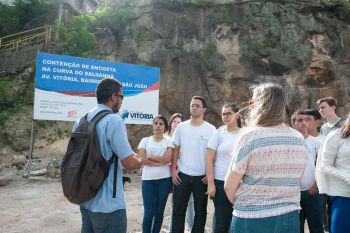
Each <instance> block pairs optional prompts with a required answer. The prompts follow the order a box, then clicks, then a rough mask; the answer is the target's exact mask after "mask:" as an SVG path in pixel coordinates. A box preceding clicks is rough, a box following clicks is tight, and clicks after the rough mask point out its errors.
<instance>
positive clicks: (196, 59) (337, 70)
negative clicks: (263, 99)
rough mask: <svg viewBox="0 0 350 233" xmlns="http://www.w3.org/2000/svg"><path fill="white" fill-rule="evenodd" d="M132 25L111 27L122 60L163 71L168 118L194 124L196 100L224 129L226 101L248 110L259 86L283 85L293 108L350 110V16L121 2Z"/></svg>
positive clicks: (300, 5)
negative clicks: (330, 102)
mask: <svg viewBox="0 0 350 233" xmlns="http://www.w3.org/2000/svg"><path fill="white" fill-rule="evenodd" d="M109 4H110V5H112V6H113V8H114V9H116V12H115V13H116V14H118V11H123V12H128V14H127V15H128V18H127V24H126V25H124V26H123V27H117V25H118V24H114V25H113V24H109V27H108V28H109V30H110V31H111V32H112V34H113V35H114V38H115V39H116V40H117V47H116V53H115V54H116V55H114V58H113V59H114V60H118V61H122V62H129V63H135V64H145V65H151V66H158V67H160V68H161V88H160V109H159V110H160V113H162V114H165V115H166V116H169V115H170V114H172V113H174V112H181V113H184V114H185V115H186V116H187V117H188V104H189V101H190V98H191V96H193V95H202V96H204V97H206V98H207V99H208V101H209V108H208V114H207V120H208V121H210V122H213V123H214V124H216V125H220V124H221V122H220V115H219V113H220V108H221V106H222V104H223V103H224V102H225V101H233V102H236V103H240V102H242V101H246V100H247V99H248V98H249V97H250V87H251V86H252V85H254V84H257V83H261V82H266V81H277V82H280V83H282V84H283V85H284V86H285V87H286V88H287V89H289V91H290V97H291V108H292V109H293V110H294V109H297V108H311V107H315V103H316V100H317V99H318V98H321V97H325V96H329V95H331V96H334V97H335V98H336V99H337V100H338V103H339V107H338V114H339V115H345V114H346V113H347V112H348V111H349V109H350V105H349V98H350V91H349V89H348V86H349V82H350V79H349V77H350V66H349V62H350V59H349V58H350V57H349V56H350V24H349V23H350V10H349V8H348V7H346V6H344V5H339V4H338V5H336V4H335V5H334V4H332V5H330V4H325V3H323V2H319V1H234V0H231V1H230V0H216V1H215V0H214V1H213V0H212V1H209V0H208V1H205V0H202V1H199V0H172V1H171V0H170V1H162V0H149V1H117V2H116V3H115V2H114V3H113V2H110V3H109ZM111 41H112V40H111Z"/></svg>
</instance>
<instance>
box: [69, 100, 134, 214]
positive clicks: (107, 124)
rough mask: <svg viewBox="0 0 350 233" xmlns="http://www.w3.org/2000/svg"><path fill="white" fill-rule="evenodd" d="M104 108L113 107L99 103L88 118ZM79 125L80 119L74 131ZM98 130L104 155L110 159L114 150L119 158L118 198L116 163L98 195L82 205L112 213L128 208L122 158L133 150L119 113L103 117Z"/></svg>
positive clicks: (98, 124) (89, 119)
mask: <svg viewBox="0 0 350 233" xmlns="http://www.w3.org/2000/svg"><path fill="white" fill-rule="evenodd" d="M102 110H111V109H110V108H109V107H107V106H106V105H104V104H99V105H97V107H96V108H94V109H92V110H91V111H90V112H89V113H88V116H87V120H88V121H91V119H92V118H93V117H94V116H95V115H96V114H97V113H98V112H100V111H102ZM111 111H112V110H111ZM78 125H79V121H77V122H76V123H75V124H74V126H73V131H75V130H76V128H77V127H78ZM96 130H97V136H98V139H99V143H100V149H101V152H102V155H103V157H104V158H105V159H106V160H109V159H110V158H111V157H112V154H113V152H114V153H115V154H116V155H117V156H118V159H119V161H118V162H119V164H118V175H117V195H116V198H113V181H114V177H113V174H114V164H112V166H111V168H110V169H109V173H108V177H107V178H106V179H105V181H104V183H103V185H102V187H101V188H100V190H99V191H98V193H97V195H96V196H95V197H93V198H92V199H90V200H89V201H87V202H85V203H83V204H81V206H82V207H83V208H85V209H88V210H90V211H92V212H101V213H110V212H113V211H116V210H118V209H125V208H126V205H125V200H124V189H123V169H122V165H121V163H120V160H123V159H125V158H126V157H128V156H129V155H131V154H133V151H132V149H131V146H130V144H129V141H128V136H127V132H126V128H125V123H124V121H123V119H122V118H121V116H120V115H119V114H109V115H107V116H105V117H104V118H102V119H101V120H100V121H99V122H98V123H97V126H96Z"/></svg>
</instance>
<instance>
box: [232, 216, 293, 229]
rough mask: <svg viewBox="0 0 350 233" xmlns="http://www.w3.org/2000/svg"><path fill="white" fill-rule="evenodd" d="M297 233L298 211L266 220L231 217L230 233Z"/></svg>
mask: <svg viewBox="0 0 350 233" xmlns="http://www.w3.org/2000/svg"><path fill="white" fill-rule="evenodd" d="M245 232H246V233H271V232H273V233H299V211H293V212H290V213H287V214H282V215H278V216H273V217H267V218H238V217H236V216H233V217H232V233H245Z"/></svg>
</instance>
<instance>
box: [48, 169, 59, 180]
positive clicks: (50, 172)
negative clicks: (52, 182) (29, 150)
mask: <svg viewBox="0 0 350 233" xmlns="http://www.w3.org/2000/svg"><path fill="white" fill-rule="evenodd" d="M60 173H61V171H60V169H57V168H54V167H48V168H47V172H46V176H47V177H51V178H59V177H60V176H61V174H60Z"/></svg>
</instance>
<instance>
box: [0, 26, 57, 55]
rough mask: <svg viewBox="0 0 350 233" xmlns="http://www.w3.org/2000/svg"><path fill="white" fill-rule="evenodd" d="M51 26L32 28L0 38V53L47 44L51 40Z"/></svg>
mask: <svg viewBox="0 0 350 233" xmlns="http://www.w3.org/2000/svg"><path fill="white" fill-rule="evenodd" d="M52 38H53V36H52V25H46V26H43V27H39V28H34V29H31V30H28V31H24V32H20V33H16V34H12V35H9V36H4V37H0V52H5V51H9V50H18V49H19V48H22V47H27V46H30V45H33V44H38V43H43V42H44V43H49V42H50V41H51V40H52Z"/></svg>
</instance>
